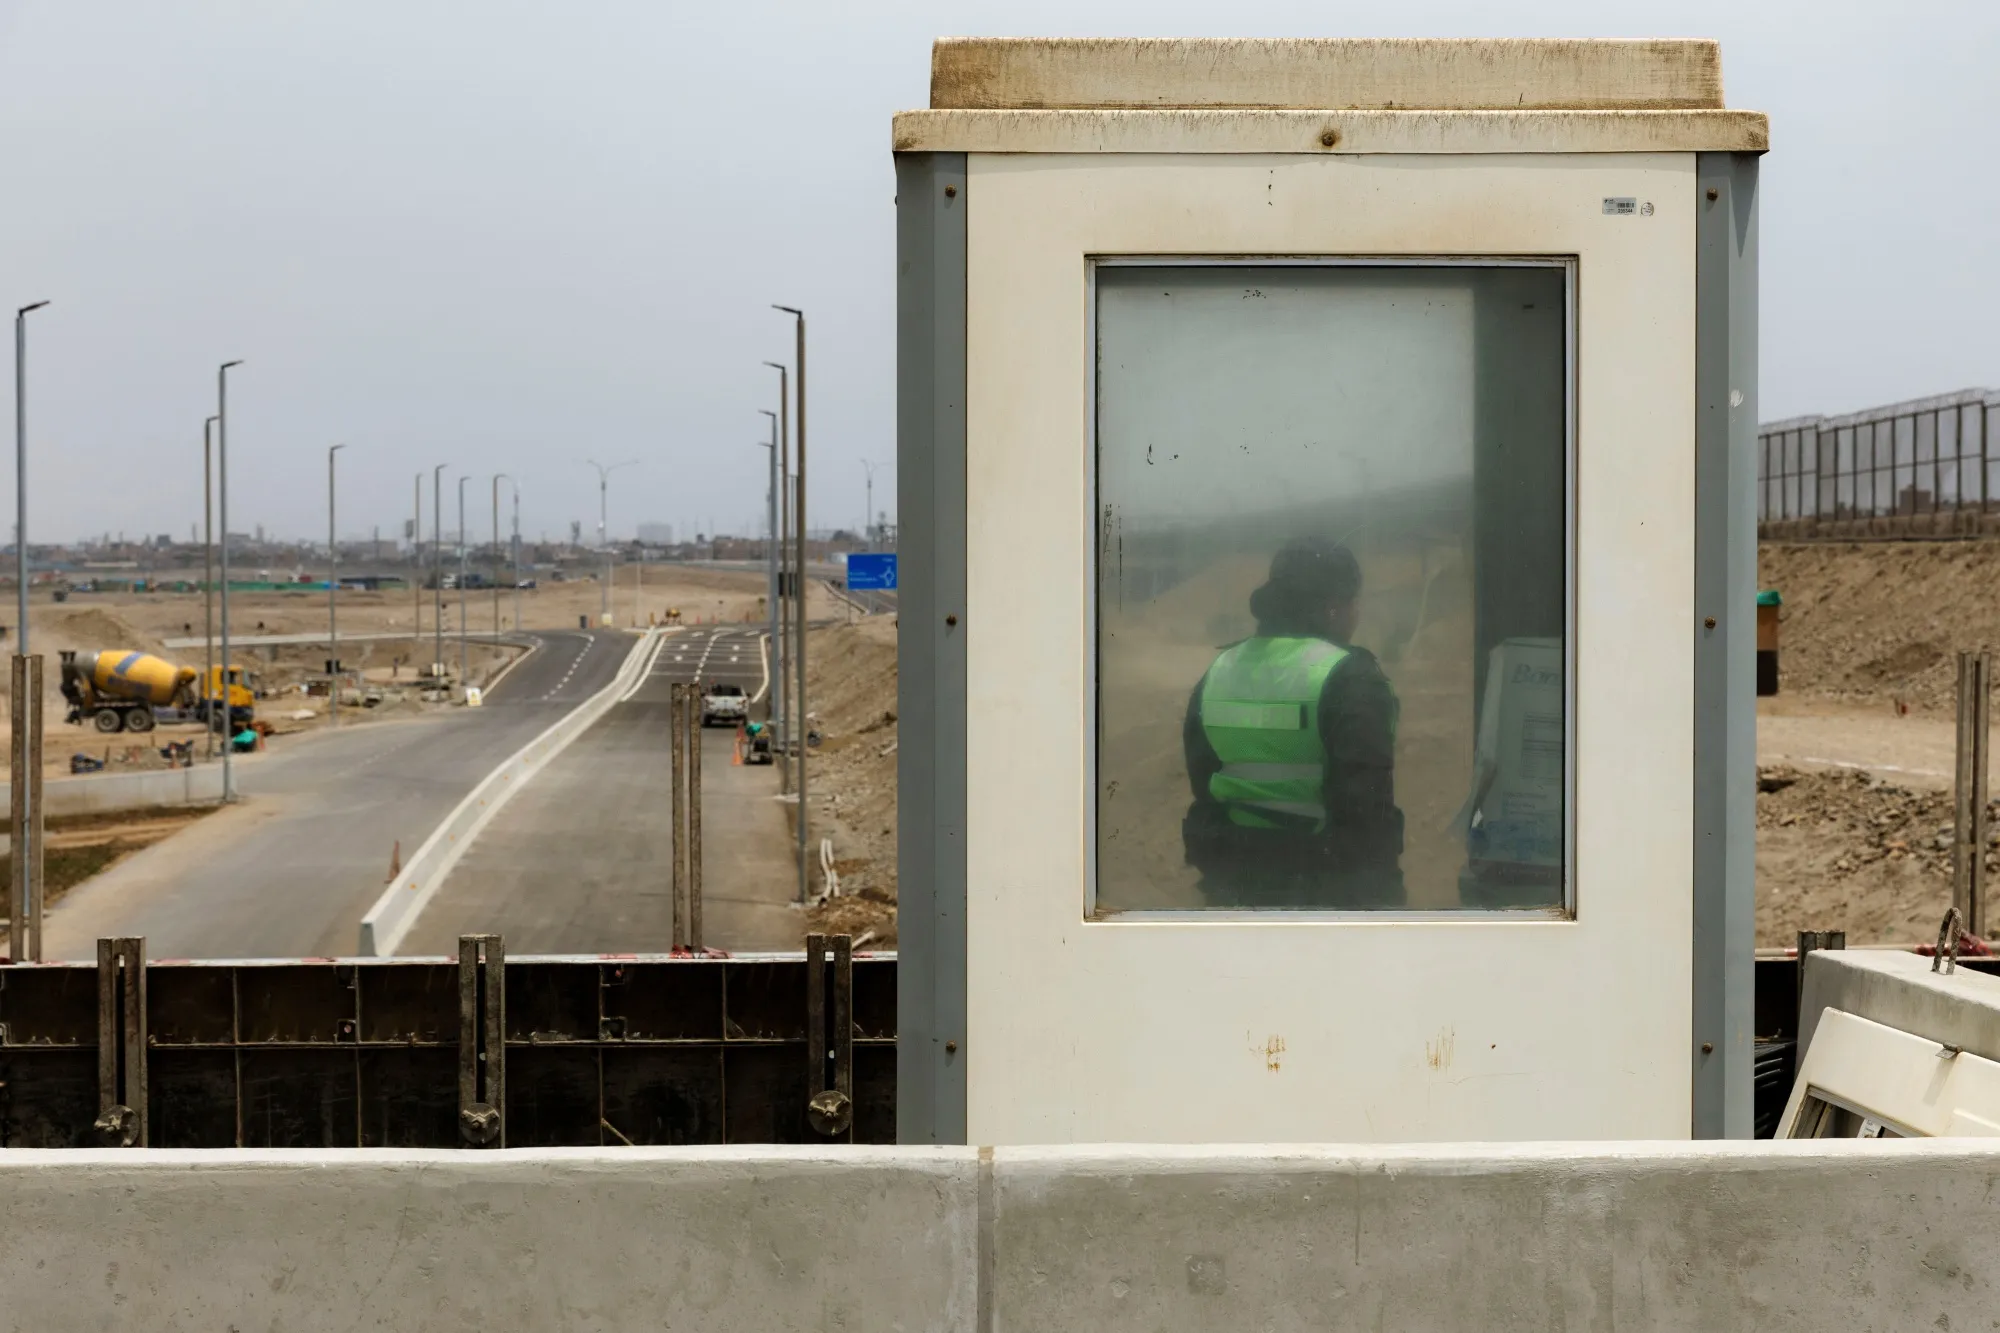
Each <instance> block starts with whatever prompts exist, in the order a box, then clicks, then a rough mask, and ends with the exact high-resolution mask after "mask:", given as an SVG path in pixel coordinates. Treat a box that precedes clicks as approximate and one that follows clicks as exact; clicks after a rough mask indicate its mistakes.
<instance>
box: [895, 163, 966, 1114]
mask: <svg viewBox="0 0 2000 1333" xmlns="http://www.w3.org/2000/svg"><path fill="white" fill-rule="evenodd" d="M965 186H966V178H965V155H964V154H963V153H899V154H897V155H896V477H897V480H896V511H897V513H898V515H899V516H900V522H901V527H900V529H899V530H898V534H897V545H898V548H899V550H900V552H901V559H900V570H899V572H898V582H899V583H900V585H901V586H900V588H899V590H898V605H897V611H898V616H899V623H898V634H897V647H896V655H897V671H898V684H897V717H898V723H897V727H898V741H897V750H896V755H897V761H896V762H897V771H896V801H897V838H896V861H897V885H898V890H897V896H898V906H897V957H898V972H897V983H896V1023H897V1028H896V1030H897V1043H896V1138H897V1141H898V1142H900V1143H909V1144H920V1143H964V1142H965V1123H966V1121H965V1050H964V1043H965V790H966V787H965V624H964V621H965V206H966V194H965Z"/></svg>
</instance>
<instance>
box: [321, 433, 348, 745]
mask: <svg viewBox="0 0 2000 1333" xmlns="http://www.w3.org/2000/svg"><path fill="white" fill-rule="evenodd" d="M346 447H347V446H346V445H344V444H330V445H328V446H327V449H326V650H327V651H328V652H329V653H331V654H333V656H332V657H331V658H330V659H329V660H328V663H327V675H328V676H329V677H330V678H331V679H330V680H329V681H328V682H327V690H326V697H327V712H326V724H327V725H328V726H329V727H337V726H339V725H340V620H339V613H338V612H337V611H335V610H334V605H333V599H334V595H335V593H336V591H337V590H338V589H339V587H340V541H339V539H338V538H337V537H335V536H334V531H333V456H334V455H335V454H337V453H339V452H340V451H341V450H342V449H345V448H346Z"/></svg>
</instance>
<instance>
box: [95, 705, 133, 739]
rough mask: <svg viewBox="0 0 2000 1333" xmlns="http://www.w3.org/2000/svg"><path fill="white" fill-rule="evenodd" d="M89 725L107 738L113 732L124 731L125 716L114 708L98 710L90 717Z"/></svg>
mask: <svg viewBox="0 0 2000 1333" xmlns="http://www.w3.org/2000/svg"><path fill="white" fill-rule="evenodd" d="M90 723H91V725H92V726H94V727H96V728H97V729H98V730H99V731H101V732H103V733H104V734H105V735H107V736H109V735H110V734H111V733H112V732H114V731H123V730H125V715H124V714H123V713H121V712H119V711H118V710H117V709H115V708H100V709H98V710H97V711H96V712H95V713H93V714H92V715H91V718H90Z"/></svg>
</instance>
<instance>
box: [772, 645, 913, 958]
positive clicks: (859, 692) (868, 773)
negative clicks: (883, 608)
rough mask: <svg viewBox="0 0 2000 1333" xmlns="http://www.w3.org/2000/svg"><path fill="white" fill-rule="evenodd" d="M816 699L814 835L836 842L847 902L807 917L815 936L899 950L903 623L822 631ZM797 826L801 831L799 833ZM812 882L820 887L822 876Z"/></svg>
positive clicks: (810, 774) (814, 662) (814, 655)
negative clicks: (899, 644) (899, 629)
mask: <svg viewBox="0 0 2000 1333" xmlns="http://www.w3.org/2000/svg"><path fill="white" fill-rule="evenodd" d="M806 680H807V698H808V700H809V701H810V702H811V704H812V710H813V713H814V716H815V721H816V725H817V726H818V728H819V731H820V735H821V741H820V746H819V749H818V750H816V751H814V752H813V753H812V755H811V756H810V757H809V758H808V760H807V765H806V788H807V792H808V794H809V795H811V797H812V803H813V809H814V812H815V820H816V823H815V827H816V829H817V830H818V832H819V833H820V834H821V835H822V836H826V837H831V838H832V839H833V855H834V870H835V873H836V874H837V875H838V877H839V880H840V890H841V894H840V897H838V898H835V899H832V900H830V901H829V902H827V903H826V904H825V905H824V906H822V907H819V908H816V909H814V910H812V911H810V912H809V913H808V914H807V920H808V923H809V926H810V928H811V929H814V930H823V931H831V932H836V933H837V932H843V931H844V932H846V933H848V934H851V935H854V936H855V937H856V938H857V939H860V938H861V937H862V936H863V935H864V934H865V933H866V932H869V931H872V932H874V933H873V935H872V936H871V937H869V938H868V939H867V940H866V943H865V945H864V947H868V948H887V947H891V946H893V945H894V944H895V942H896V620H895V617H894V616H893V615H877V616H870V617H867V618H866V619H860V620H856V621H855V622H854V623H852V624H844V625H836V626H831V627H828V628H826V629H822V630H816V631H814V632H813V634H812V636H811V638H810V640H809V642H808V645H807V651H806ZM794 827H796V826H794ZM812 883H813V886H814V889H815V891H817V890H818V889H819V887H820V883H821V881H820V876H819V873H818V867H817V866H815V867H814V873H813V877H812Z"/></svg>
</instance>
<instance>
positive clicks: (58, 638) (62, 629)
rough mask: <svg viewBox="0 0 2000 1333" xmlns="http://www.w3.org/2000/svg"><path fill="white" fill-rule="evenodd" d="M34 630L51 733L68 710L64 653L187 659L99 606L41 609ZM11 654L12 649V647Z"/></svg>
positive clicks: (2, 677) (4, 681) (2, 683)
mask: <svg viewBox="0 0 2000 1333" xmlns="http://www.w3.org/2000/svg"><path fill="white" fill-rule="evenodd" d="M32 630H33V637H32V638H31V639H30V640H29V641H28V647H29V649H30V650H31V651H33V652H36V653H40V654H41V655H42V709H43V727H44V729H45V730H50V731H52V730H54V728H55V725H56V724H57V723H58V722H60V721H61V720H62V712H61V710H62V709H63V708H64V707H65V705H64V703H63V698H62V666H61V658H60V656H59V655H60V654H61V653H65V652H97V651H99V650H102V649H107V648H124V649H129V650H133V651H137V652H142V653H152V654H154V655H156V656H159V657H164V658H166V659H167V660H168V661H169V662H184V660H185V659H183V658H182V657H180V656H178V655H176V654H174V653H170V652H168V651H167V648H166V645H165V644H163V643H161V642H160V640H159V639H157V638H155V637H154V636H153V635H151V634H147V633H144V632H142V631H140V630H138V629H136V628H134V627H133V626H132V625H131V624H130V623H129V622H127V621H126V620H125V619H124V618H123V617H122V616H119V615H117V614H116V613H115V612H112V611H107V610H105V609H104V608H103V607H98V606H82V607H53V608H50V609H49V610H46V611H44V610H43V609H41V608H39V607H38V608H36V611H35V617H34V622H33V626H32ZM8 651H9V652H12V651H13V650H12V649H11V648H10V649H9V650H8ZM195 665H199V663H196V664H195ZM8 689H9V683H8V677H7V675H6V673H5V672H4V671H0V691H6V690H8ZM7 715H8V716H9V717H10V718H11V717H12V716H13V702H12V699H11V698H10V699H9V700H8V705H7Z"/></svg>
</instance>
